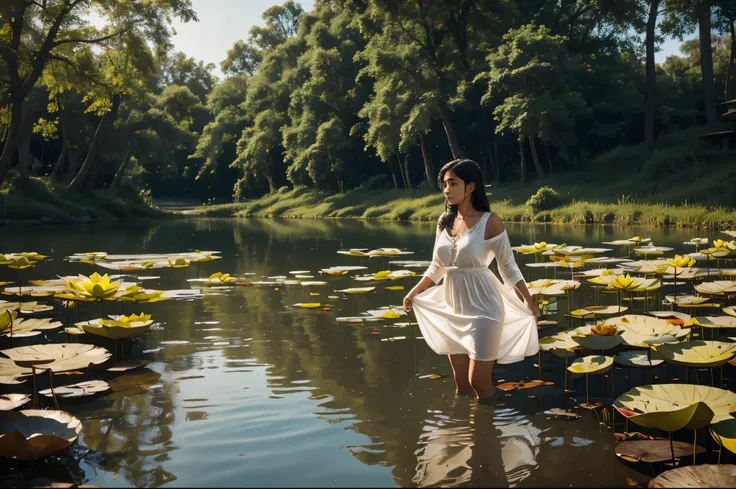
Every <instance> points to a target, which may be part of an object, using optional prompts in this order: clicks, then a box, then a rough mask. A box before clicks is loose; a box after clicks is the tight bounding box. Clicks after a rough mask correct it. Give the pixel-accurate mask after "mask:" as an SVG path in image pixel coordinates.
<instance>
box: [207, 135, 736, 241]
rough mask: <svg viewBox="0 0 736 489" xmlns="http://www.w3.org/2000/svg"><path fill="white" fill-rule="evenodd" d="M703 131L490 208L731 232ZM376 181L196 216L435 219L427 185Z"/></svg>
mask: <svg viewBox="0 0 736 489" xmlns="http://www.w3.org/2000/svg"><path fill="white" fill-rule="evenodd" d="M702 133H703V129H702V128H692V129H688V130H685V131H680V132H677V133H673V134H670V135H667V136H664V137H662V138H661V139H660V140H659V141H658V143H657V145H656V146H655V148H654V149H653V150H652V151H647V150H646V149H645V148H644V147H643V145H638V146H622V147H617V148H615V149H613V150H612V151H610V152H608V153H606V154H603V155H601V156H599V157H598V158H596V159H594V160H592V161H590V162H589V163H588V167H587V168H586V170H585V171H581V172H566V173H556V174H552V175H548V176H547V177H546V178H544V179H540V180H534V181H532V182H530V183H528V184H527V185H524V186H522V185H520V184H519V183H518V182H512V183H509V184H507V185H504V186H501V187H498V188H496V187H494V188H492V189H491V193H490V200H491V209H492V210H493V212H495V213H496V214H498V215H499V216H500V217H501V218H502V219H504V220H506V221H515V222H524V221H537V222H559V223H616V224H640V225H652V226H659V225H675V226H702V227H734V226H736V212H734V208H735V207H736V183H735V182H736V152H734V151H721V150H718V149H709V148H707V147H704V145H703V143H702V142H701V141H700V140H699V135H700V134H702ZM381 183H382V182H381V181H380V179H378V178H377V179H373V180H371V181H369V182H366V184H365V185H363V186H361V187H358V188H356V189H353V190H350V191H348V192H346V193H345V194H342V195H340V194H334V195H331V194H328V193H325V192H321V191H315V190H310V189H308V188H305V187H298V188H294V189H286V188H282V189H280V190H279V191H277V192H274V193H271V194H269V195H266V196H264V197H262V198H260V199H255V200H252V201H248V202H244V203H238V204H225V205H218V206H207V207H203V208H200V209H198V210H197V213H198V214H200V215H206V216H242V217H249V216H260V217H272V216H282V217H294V218H356V219H386V220H434V219H437V216H439V214H440V213H442V211H443V210H444V199H443V197H442V194H441V193H440V191H439V190H438V189H437V188H436V187H435V186H433V185H429V184H426V183H425V184H423V185H421V186H420V187H419V188H418V189H414V190H412V191H411V192H409V191H407V190H397V189H387V188H380V185H381ZM542 186H550V187H552V188H554V189H555V190H557V191H558V192H559V193H560V194H561V196H562V198H563V200H564V202H563V204H562V205H560V206H558V207H557V208H554V209H550V210H547V211H542V212H539V213H536V214H533V213H531V211H530V210H529V208H528V207H527V206H526V205H525V204H526V202H527V200H528V199H529V197H531V196H532V195H533V194H534V193H535V192H536V191H537V190H538V189H539V188H540V187H542Z"/></svg>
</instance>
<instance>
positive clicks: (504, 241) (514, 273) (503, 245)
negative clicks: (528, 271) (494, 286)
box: [489, 231, 524, 287]
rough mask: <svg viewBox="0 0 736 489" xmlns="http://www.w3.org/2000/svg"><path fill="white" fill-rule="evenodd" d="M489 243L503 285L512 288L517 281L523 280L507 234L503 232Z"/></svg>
mask: <svg viewBox="0 0 736 489" xmlns="http://www.w3.org/2000/svg"><path fill="white" fill-rule="evenodd" d="M489 241H490V242H491V249H493V253H494V254H495V255H496V260H497V261H498V271H499V272H500V273H501V278H502V279H503V283H504V284H506V285H507V286H509V287H513V286H514V285H516V283H517V282H518V281H519V280H524V275H522V274H521V270H519V266H518V265H517V264H516V259H515V258H514V251H513V250H512V249H511V243H510V242H509V235H508V233H507V232H506V231H504V232H503V233H502V234H500V235H498V236H494V237H493V238H491V240H489Z"/></svg>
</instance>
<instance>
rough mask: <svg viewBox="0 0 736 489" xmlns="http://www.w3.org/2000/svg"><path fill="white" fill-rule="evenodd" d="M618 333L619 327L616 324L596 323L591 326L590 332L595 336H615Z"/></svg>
mask: <svg viewBox="0 0 736 489" xmlns="http://www.w3.org/2000/svg"><path fill="white" fill-rule="evenodd" d="M616 333H618V327H617V326H616V325H615V324H605V323H601V324H596V325H595V326H593V327H591V328H590V334H591V335H594V336H613V335H615V334H616Z"/></svg>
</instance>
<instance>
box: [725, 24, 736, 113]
mask: <svg viewBox="0 0 736 489" xmlns="http://www.w3.org/2000/svg"><path fill="white" fill-rule="evenodd" d="M734 60H736V22H731V56H730V57H729V58H728V69H727V70H726V93H725V99H724V100H731V89H730V88H731V83H730V82H731V79H732V78H736V73H734Z"/></svg>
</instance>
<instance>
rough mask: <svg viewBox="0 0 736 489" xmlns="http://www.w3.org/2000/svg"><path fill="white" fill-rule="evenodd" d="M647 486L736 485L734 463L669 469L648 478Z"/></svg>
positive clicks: (735, 467)
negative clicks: (650, 478) (652, 477)
mask: <svg viewBox="0 0 736 489" xmlns="http://www.w3.org/2000/svg"><path fill="white" fill-rule="evenodd" d="M649 487H736V465H728V464H718V465H711V464H703V465H689V466H686V467H678V468H676V469H670V470H668V471H666V472H663V473H661V474H659V475H658V476H657V477H655V478H654V479H652V480H650V481H649Z"/></svg>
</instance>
